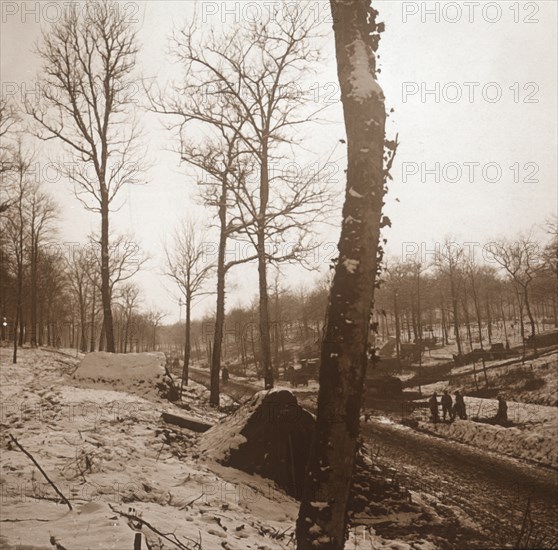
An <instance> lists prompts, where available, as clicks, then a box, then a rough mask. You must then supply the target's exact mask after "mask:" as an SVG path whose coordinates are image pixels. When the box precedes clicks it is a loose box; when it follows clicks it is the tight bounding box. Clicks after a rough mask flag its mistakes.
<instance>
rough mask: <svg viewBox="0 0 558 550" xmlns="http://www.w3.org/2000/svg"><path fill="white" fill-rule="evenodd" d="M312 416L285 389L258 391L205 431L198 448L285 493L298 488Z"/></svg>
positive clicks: (310, 432) (310, 435)
mask: <svg viewBox="0 0 558 550" xmlns="http://www.w3.org/2000/svg"><path fill="white" fill-rule="evenodd" d="M313 432H314V418H313V417H312V415H311V414H310V413H309V412H308V411H306V410H305V409H303V408H302V407H301V406H300V405H299V404H298V402H297V399H296V397H295V396H294V395H293V394H292V393H291V392H290V391H288V390H286V389H281V388H276V389H275V390H267V391H260V392H258V393H256V394H255V396H254V397H253V398H252V399H251V400H250V401H248V403H246V404H245V405H243V406H241V407H240V408H239V409H238V410H237V411H236V412H235V413H234V414H232V415H231V416H229V417H227V418H225V419H223V420H222V421H221V422H219V423H218V424H217V425H215V426H214V427H213V428H211V429H210V430H208V431H207V432H206V433H205V434H204V435H203V436H202V437H201V441H200V445H199V448H200V451H201V452H202V453H203V454H204V455H205V456H206V457H208V458H212V459H213V460H215V461H217V462H220V463H221V464H223V465H225V466H230V467H232V468H236V469H239V470H243V471H245V472H247V473H249V474H258V475H260V476H262V477H264V478H267V479H272V480H273V481H275V482H276V483H277V484H278V485H279V487H281V488H283V489H285V491H286V492H287V493H288V494H290V495H291V496H295V497H299V496H300V493H301V491H302V486H303V481H304V475H305V469H306V463H307V461H308V455H309V452H310V441H311V440H312V436H313Z"/></svg>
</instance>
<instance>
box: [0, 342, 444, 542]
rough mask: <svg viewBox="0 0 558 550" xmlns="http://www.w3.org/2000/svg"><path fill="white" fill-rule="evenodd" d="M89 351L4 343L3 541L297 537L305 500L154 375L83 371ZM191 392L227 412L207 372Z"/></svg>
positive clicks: (363, 537)
mask: <svg viewBox="0 0 558 550" xmlns="http://www.w3.org/2000/svg"><path fill="white" fill-rule="evenodd" d="M136 359H138V361H140V359H139V358H136ZM78 361H79V359H78V358H72V357H69V356H65V355H61V354H58V353H55V352H49V351H43V350H27V349H26V350H22V351H20V354H19V362H18V364H17V365H12V364H11V363H10V358H9V350H8V349H6V348H3V349H0V378H1V389H0V399H1V404H2V408H1V418H0V422H1V428H2V439H1V465H0V487H1V490H2V500H1V503H2V507H1V516H2V517H1V522H2V523H1V526H2V529H1V535H0V548H5V549H16V548H17V549H19V550H47V549H52V548H54V547H56V544H58V545H59V546H57V547H56V548H59V549H67V550H73V549H76V550H77V549H79V550H85V549H94V548H95V549H102V550H107V549H111V548H112V549H115V550H120V549H128V548H132V547H133V541H134V536H135V534H136V533H137V532H140V531H141V533H142V535H141V536H142V537H144V538H145V539H147V541H148V542H149V545H150V546H149V547H150V548H154V549H155V548H159V549H161V548H177V547H179V548H191V549H199V550H201V549H204V550H213V549H219V548H224V549H226V550H227V549H238V550H245V549H251V548H253V549H262V550H263V549H274V548H289V547H290V548H294V526H295V521H296V517H297V514H298V502H296V501H295V500H293V499H292V498H290V497H289V496H287V495H286V494H284V493H283V492H282V491H280V490H279V489H278V488H277V487H276V486H275V485H273V483H272V482H271V481H269V480H265V479H262V478H258V477H257V476H252V475H248V474H245V473H243V472H239V471H237V470H234V469H231V468H227V467H224V466H221V465H219V464H217V463H216V462H214V461H212V460H210V459H209V458H208V457H206V456H204V455H203V453H201V451H200V450H199V449H198V447H197V446H196V442H197V438H198V435H197V434H194V433H192V432H189V431H188V430H185V429H182V428H178V427H174V426H170V425H167V424H164V423H163V422H162V421H161V419H160V416H161V413H162V412H163V411H175V412H176V411H177V410H178V409H177V408H176V407H175V406H174V405H172V404H171V403H169V402H168V401H165V400H164V399H162V398H160V397H158V396H157V394H156V393H155V392H153V391H151V389H147V387H146V386H145V384H141V383H139V382H138V381H137V380H134V381H132V379H131V378H127V377H126V376H124V375H123V374H122V373H120V375H119V376H117V377H114V378H113V379H111V378H110V377H106V376H105V377H102V376H101V377H100V378H99V379H97V378H96V377H95V376H94V375H93V374H94V373H92V371H89V373H88V375H87V376H86V375H85V373H86V371H84V372H82V374H81V375H77V376H76V377H73V374H74V373H77V371H76V367H77V365H78ZM126 361H132V362H133V360H132V359H126ZM140 362H141V361H140ZM148 362H149V361H148ZM132 366H133V365H132ZM78 370H79V369H78ZM86 370H87V369H86ZM156 370H157V369H155V371H156ZM156 376H160V372H159V373H158V374H157V375H156ZM132 378H134V377H132ZM186 401H187V402H188V403H189V407H190V409H189V411H188V414H189V415H192V416H196V417H200V418H204V419H205V420H208V419H213V420H217V419H218V417H219V416H220V413H219V412H217V411H213V410H210V408H209V407H208V406H207V391H206V390H205V388H202V387H201V386H198V385H197V384H195V383H191V384H190V386H189V388H188V392H187V394H186ZM10 436H13V437H14V438H15V439H16V440H17V441H18V442H19V444H20V445H21V446H22V447H23V448H24V449H25V450H27V451H28V452H29V453H30V454H31V455H32V456H33V457H34V458H35V460H36V461H37V462H38V463H39V465H40V466H41V467H42V468H43V470H44V471H45V473H47V475H48V477H49V478H50V479H51V480H52V481H53V482H54V483H55V484H56V486H57V487H58V488H59V489H60V491H61V492H62V493H63V494H64V495H65V497H67V498H68V499H69V501H70V503H71V506H72V510H69V508H68V506H66V505H65V504H64V503H62V502H61V501H60V499H59V498H58V496H57V494H56V493H55V491H54V489H53V488H52V487H51V486H50V485H49V483H48V482H47V480H46V479H45V478H44V477H43V475H42V474H41V473H40V472H39V470H38V469H37V467H36V466H35V465H34V464H33V463H32V461H31V460H30V458H29V457H28V456H26V455H25V454H24V453H23V452H21V450H19V449H18V447H17V445H16V443H15V442H14V441H13V440H12V439H11V437H10ZM176 541H180V544H182V545H183V546H179V545H177V544H176ZM144 547H145V545H144V546H142V548H144ZM434 547H435V546H434V545H433V544H431V543H428V542H425V541H422V540H416V541H407V542H401V541H392V540H386V539H383V538H382V537H380V536H378V535H377V534H375V532H374V529H372V528H369V529H366V530H364V529H361V530H353V532H352V535H351V539H350V541H349V542H348V544H347V548H362V549H372V548H400V549H410V548H415V549H418V548H421V549H424V550H426V549H427V548H434Z"/></svg>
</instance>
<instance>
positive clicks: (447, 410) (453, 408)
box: [428, 390, 467, 424]
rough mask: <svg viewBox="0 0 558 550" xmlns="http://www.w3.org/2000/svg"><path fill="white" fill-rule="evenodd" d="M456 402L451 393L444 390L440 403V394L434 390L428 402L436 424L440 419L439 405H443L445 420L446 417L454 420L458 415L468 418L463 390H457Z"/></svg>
mask: <svg viewBox="0 0 558 550" xmlns="http://www.w3.org/2000/svg"><path fill="white" fill-rule="evenodd" d="M454 395H455V403H454V402H453V399H452V398H451V395H450V394H449V393H448V391H447V390H445V391H444V393H443V395H442V397H441V398H440V403H438V394H437V393H436V392H434V393H433V394H432V397H431V398H430V399H429V400H428V404H429V406H430V413H431V418H432V422H434V424H436V423H437V422H439V421H440V412H439V409H438V405H439V404H441V405H442V417H443V420H444V422H445V421H446V418H447V419H448V420H449V421H450V422H453V421H454V420H455V418H456V417H459V418H461V420H467V411H466V409H465V401H464V399H463V396H462V395H461V392H460V391H459V390H456V391H455V393H454Z"/></svg>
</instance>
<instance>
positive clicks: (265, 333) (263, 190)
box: [257, 142, 273, 389]
mask: <svg viewBox="0 0 558 550" xmlns="http://www.w3.org/2000/svg"><path fill="white" fill-rule="evenodd" d="M268 171H269V166H268V154H267V143H265V142H264V143H263V146H262V155H261V170H260V209H259V219H258V232H257V250H258V284H259V291H260V355H261V357H260V364H261V365H262V367H263V372H264V387H265V389H270V388H273V369H272V365H271V341H270V337H269V304H268V302H269V299H268V295H267V258H266V254H265V214H266V210H267V202H268V198H269V172H268Z"/></svg>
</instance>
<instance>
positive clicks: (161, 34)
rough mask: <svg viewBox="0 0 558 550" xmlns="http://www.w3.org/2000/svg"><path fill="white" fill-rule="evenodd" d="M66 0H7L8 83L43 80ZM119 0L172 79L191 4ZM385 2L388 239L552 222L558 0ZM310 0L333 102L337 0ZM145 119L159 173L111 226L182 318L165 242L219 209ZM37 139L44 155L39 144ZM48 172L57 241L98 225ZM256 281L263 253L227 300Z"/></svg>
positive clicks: (156, 66) (297, 274)
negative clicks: (175, 34)
mask: <svg viewBox="0 0 558 550" xmlns="http://www.w3.org/2000/svg"><path fill="white" fill-rule="evenodd" d="M271 3H272V2H268V4H271ZM64 4H65V2H64V1H61V2H54V1H52V2H36V1H27V2H25V1H24V2H15V1H7V0H0V5H1V10H2V12H1V13H2V20H1V50H0V61H1V80H2V92H3V94H4V95H5V94H7V93H8V94H10V93H13V92H14V91H15V92H17V93H21V91H22V90H24V89H25V88H27V89H28V90H32V89H33V86H34V84H33V81H34V78H35V76H36V74H37V72H38V70H39V64H38V61H37V59H36V57H35V55H34V54H33V53H32V51H31V48H32V45H33V42H34V41H35V40H37V39H38V38H39V37H40V32H41V28H45V27H47V26H48V21H49V20H52V19H54V18H56V15H57V13H58V10H59V9H60V8H61V6H63V5H64ZM199 4H200V6H199V8H198V9H199V10H200V11H201V12H202V13H203V14H205V17H206V18H207V20H208V23H211V24H214V25H217V26H219V25H221V24H224V25H230V24H232V23H233V22H234V20H235V19H237V18H242V17H254V16H255V15H254V14H256V15H257V12H258V10H261V9H267V8H266V7H265V4H266V2H263V3H262V4H260V5H259V6H256V4H255V3H254V2H251V1H249V0H247V1H244V2H237V1H235V2H221V1H217V2H214V1H212V2H200V3H199ZM122 5H123V6H124V9H126V10H127V12H126V13H128V14H129V15H130V18H133V19H137V21H138V26H139V28H140V32H139V38H140V41H141V44H142V51H141V54H140V56H139V63H140V67H141V71H142V73H143V75H144V76H145V77H147V78H157V79H159V80H160V81H161V82H164V81H165V80H166V79H168V78H169V76H172V75H173V74H176V71H178V70H179V68H178V67H176V66H170V65H169V64H168V58H167V53H166V49H167V45H168V43H167V39H168V36H169V33H170V32H171V30H172V28H173V26H180V25H181V23H182V22H183V21H187V20H188V19H189V17H191V14H192V13H193V8H194V2H188V1H151V0H148V1H145V2H139V3H136V2H126V1H123V2H122ZM262 5H263V6H264V7H263V8H262V7H261V6H262ZM374 5H375V6H376V8H377V9H378V10H379V11H380V15H381V20H383V21H385V23H386V32H385V33H384V34H383V36H382V40H381V42H380V50H379V53H380V56H381V58H380V67H381V69H382V72H381V75H380V83H381V85H382V87H383V89H384V93H385V96H386V104H387V106H388V108H392V107H393V108H394V109H395V112H394V113H392V114H391V116H390V118H389V122H388V137H389V136H394V135H395V133H396V132H397V133H399V139H400V141H401V146H400V148H399V151H398V157H397V161H396V163H395V165H394V168H393V170H392V175H393V178H394V181H393V182H392V183H391V185H390V191H389V195H388V198H387V203H386V207H385V213H386V214H387V215H388V216H389V217H390V218H391V220H392V223H393V227H392V228H391V229H388V230H387V231H386V232H385V236H386V237H387V238H388V251H389V252H390V253H392V254H396V255H397V254H399V255H400V254H401V249H402V244H403V243H405V242H417V243H428V244H427V246H429V247H431V246H432V243H433V242H436V241H441V240H443V238H444V237H445V236H446V235H453V236H454V237H455V240H459V241H463V242H479V243H481V244H484V243H486V242H489V241H490V240H491V239H492V238H494V237H499V236H504V235H512V234H516V233H517V232H520V231H527V230H529V228H530V227H531V226H533V225H538V226H539V229H538V231H539V232H541V229H540V228H541V227H542V225H543V224H544V221H545V219H547V218H549V217H550V216H551V215H556V214H557V213H558V191H557V159H556V150H557V145H558V143H557V129H556V121H557V116H558V112H557V97H558V94H557V84H556V83H557V81H558V75H557V65H558V64H557V51H558V48H557V36H556V28H557V11H558V10H557V6H558V3H556V2H554V1H539V2H511V1H510V2H508V1H505V2H482V3H481V2H398V1H393V0H390V1H378V2H375V3H374ZM307 6H308V9H312V10H313V13H315V14H316V17H319V18H320V20H321V21H323V22H324V23H323V28H324V31H325V32H327V33H329V34H330V36H331V39H330V40H326V42H325V44H324V49H325V51H324V60H325V61H324V63H323V65H321V66H319V67H317V68H316V70H317V75H316V78H315V80H314V81H315V83H316V85H315V90H316V91H315V94H316V100H317V101H319V102H323V101H330V100H331V99H332V98H333V99H334V100H335V99H337V95H336V94H333V95H332V93H333V92H335V90H336V88H335V86H336V66H335V56H334V49H333V37H332V35H331V20H330V15H329V2H327V1H321V0H315V1H314V0H310V1H309V2H307ZM436 87H438V89H439V97H436V94H435V93H426V94H425V95H424V97H423V93H424V92H428V91H435V90H436ZM459 94H461V99H459ZM499 94H501V96H500V97H498V96H499ZM331 103H332V104H331V106H330V108H329V110H328V113H327V116H328V118H329V119H330V120H332V121H333V122H332V123H331V124H330V125H328V126H325V127H324V126H322V127H321V128H320V129H319V131H316V132H315V135H313V136H311V138H310V140H309V143H308V148H309V149H311V150H312V151H315V152H321V154H322V156H323V152H324V151H330V150H332V148H333V147H335V146H336V144H338V140H339V139H340V138H343V137H344V135H343V134H344V131H343V125H342V112H341V107H340V104H339V103H338V102H337V101H331ZM142 117H143V124H144V127H145V132H146V141H147V142H148V143H149V156H150V157H151V158H152V159H153V161H154V162H153V168H152V169H151V170H150V172H149V174H148V175H147V180H148V182H149V183H148V185H146V186H132V187H129V188H127V189H126V190H124V191H122V193H123V196H122V198H123V199H124V198H125V203H124V206H123V208H122V209H121V210H120V212H119V213H118V214H115V216H114V220H115V222H114V225H115V226H116V227H117V228H118V229H119V230H121V231H128V232H131V233H133V234H134V236H135V239H136V240H137V242H138V243H139V244H140V246H141V248H142V249H143V250H145V251H146V252H147V253H148V254H150V256H151V257H152V260H151V261H150V262H149V264H148V265H147V266H146V267H145V269H144V272H143V273H142V274H140V275H138V278H137V281H138V282H139V283H140V284H141V286H142V288H143V295H144V300H143V306H144V307H146V308H148V307H150V308H157V309H160V310H163V311H165V312H166V313H168V317H167V318H166V321H168V322H172V321H175V320H177V319H178V312H179V308H178V305H177V304H176V301H175V300H174V299H173V298H172V297H171V295H172V286H171V284H170V283H168V282H167V281H165V279H164V277H162V275H160V271H161V268H160V267H159V265H160V263H161V262H160V259H161V242H162V240H163V239H164V238H165V235H168V234H169V233H170V232H171V231H172V228H173V226H174V224H175V222H176V221H177V220H178V219H179V218H180V217H181V216H184V215H195V214H196V213H197V215H201V216H203V217H205V218H206V219H208V218H211V216H212V215H213V214H210V215H209V216H208V215H207V213H205V214H204V212H203V209H202V208H201V207H200V206H196V205H195V195H196V189H195V182H193V181H192V180H191V179H190V178H189V177H188V176H187V172H186V170H185V168H184V167H181V166H180V165H179V162H178V157H177V155H176V154H175V153H173V152H171V151H170V149H172V147H173V145H174V143H173V142H172V140H171V139H170V136H169V135H168V134H167V133H166V131H165V130H163V129H162V126H161V123H160V121H159V120H158V119H157V118H156V117H155V116H153V115H151V114H144V115H142ZM37 147H38V151H39V153H41V152H42V153H43V156H44V155H46V152H47V151H46V150H44V149H41V147H42V145H41V144H38V145H37ZM339 147H340V146H339V144H338V149H337V151H338V152H339V154H336V156H335V158H336V159H339V158H341V161H340V162H339V175H340V176H341V177H340V178H339V185H342V184H343V181H342V173H343V169H344V168H345V165H344V161H343V160H342V157H343V150H342V149H340V148H339ZM47 160H48V159H46V158H45V159H43V163H46V162H47ZM297 160H299V159H297ZM490 163H493V164H490ZM437 167H439V171H440V180H439V181H438V182H437V181H436V174H435V171H436V169H437ZM432 171H434V172H432ZM460 172H461V175H460ZM46 179H47V180H49V179H54V178H53V177H50V178H49V177H46ZM448 180H452V181H448ZM46 184H47V186H48V188H49V189H50V190H51V191H52V193H53V194H54V195H55V197H56V199H57V201H58V202H59V203H60V205H61V207H62V220H61V223H60V227H61V230H60V234H59V240H60V242H62V243H64V242H80V241H81V242H83V241H84V239H85V237H86V235H87V234H88V233H89V231H90V230H91V229H92V228H96V227H97V223H98V222H97V219H96V217H94V216H93V215H91V214H86V213H85V212H84V210H83V207H82V206H81V204H80V203H79V202H78V201H77V200H76V199H75V198H74V197H73V194H72V191H71V187H70V186H69V184H68V183H66V182H64V181H56V182H55V181H50V182H49V181H47V182H46ZM396 198H397V199H398V201H396V200H395V199H396ZM337 236H338V230H337V229H329V230H328V231H326V232H323V234H322V238H323V239H324V241H325V242H329V243H336V242H337ZM231 246H232V245H231ZM323 250H324V253H323V254H322V258H326V259H327V257H328V252H329V251H330V250H331V247H327V246H326V247H324V249H323ZM329 256H331V254H330V255H329ZM326 270H327V261H326V262H322V265H321V273H324V272H325V271H326ZM285 275H286V280H285V281H284V282H285V284H287V283H288V284H298V283H299V282H302V281H306V282H310V281H311V280H312V279H314V278H315V277H317V276H318V275H317V274H315V273H314V274H309V273H307V272H305V271H304V270H301V269H298V268H290V269H288V270H285ZM256 281H257V272H256V266H255V265H249V266H246V267H244V268H242V269H239V270H237V271H236V272H235V271H233V272H232V273H231V275H230V277H229V283H230V285H229V291H230V293H229V299H228V304H229V306H233V305H236V304H237V303H241V302H249V301H251V300H252V299H253V297H254V296H255V293H256V288H257V284H256ZM212 302H213V299H211V298H209V299H207V300H206V301H205V302H204V303H202V304H201V305H200V306H199V307H198V309H197V313H198V315H199V314H201V313H203V312H204V311H205V310H207V309H211V307H212Z"/></svg>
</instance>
